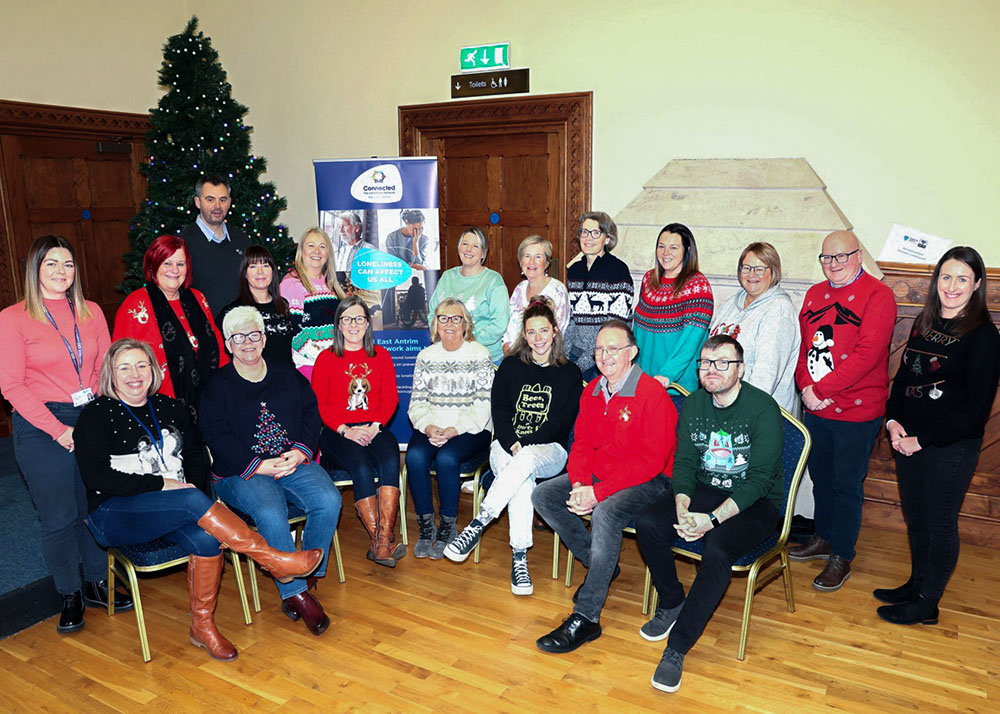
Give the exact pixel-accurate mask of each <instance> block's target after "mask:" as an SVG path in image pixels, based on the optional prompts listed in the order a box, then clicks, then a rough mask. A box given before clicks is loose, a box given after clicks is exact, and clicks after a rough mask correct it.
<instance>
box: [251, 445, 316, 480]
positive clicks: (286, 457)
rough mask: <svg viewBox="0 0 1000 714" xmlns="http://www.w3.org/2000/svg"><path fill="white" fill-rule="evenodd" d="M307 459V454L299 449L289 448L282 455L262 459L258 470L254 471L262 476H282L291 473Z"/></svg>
mask: <svg viewBox="0 0 1000 714" xmlns="http://www.w3.org/2000/svg"><path fill="white" fill-rule="evenodd" d="M306 460H307V458H306V455H305V454H303V453H302V452H301V451H299V450H298V449H289V450H288V451H286V452H284V453H283V454H282V455H281V456H275V457H274V458H272V459H264V460H263V461H261V462H260V466H258V467H257V470H256V471H254V475H256V474H261V475H262V476H273V477H274V478H282V477H284V476H288V475H289V474H291V473H292V472H293V471H295V469H297V468H298V467H299V465H300V464H302V463H303V462H305V461H306Z"/></svg>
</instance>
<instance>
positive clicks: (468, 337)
mask: <svg viewBox="0 0 1000 714" xmlns="http://www.w3.org/2000/svg"><path fill="white" fill-rule="evenodd" d="M454 305H457V306H458V307H459V308H461V310H462V317H464V318H465V332H464V334H463V335H462V338H463V339H464V340H465V341H466V342H473V341H474V340H475V339H476V338H475V337H474V336H473V334H472V328H473V327H474V325H473V324H472V315H470V314H469V311H468V310H467V309H466V308H465V303H464V302H462V301H461V300H459V299H458V298H453V297H446V298H445V299H444V300H442V301H441V302H439V303H438V306H437V307H436V308H434V317H432V318H431V324H430V328H429V329H430V333H431V343H434V342H438V341H439V340H440V339H441V338H440V337H439V336H438V331H437V328H438V313H440V312H441V309H442V308H445V307H452V306H454Z"/></svg>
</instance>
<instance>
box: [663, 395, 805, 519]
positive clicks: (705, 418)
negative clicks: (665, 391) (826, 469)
mask: <svg viewBox="0 0 1000 714" xmlns="http://www.w3.org/2000/svg"><path fill="white" fill-rule="evenodd" d="M782 441H783V432H782V425H781V412H780V410H779V409H778V404H777V403H776V402H775V401H774V399H772V398H771V396H770V395H769V394H767V392H763V391H761V390H760V389H757V388H756V387H754V386H753V385H751V384H748V383H746V382H742V387H741V388H740V393H739V396H737V397H736V401H735V402H733V403H732V404H730V405H729V406H728V407H725V408H722V409H720V408H719V407H716V406H715V405H714V404H713V403H712V395H711V394H709V393H708V392H706V391H705V390H704V389H699V390H697V391H696V392H693V393H692V394H691V396H689V397H688V398H687V399H685V400H684V407H683V409H681V416H680V422H679V423H678V425H677V455H676V456H675V457H674V475H673V489H674V493H675V494H678V493H683V494H685V495H687V496H690V495H691V494H693V493H694V487H695V483H696V482H697V483H700V484H701V485H702V486H707V487H708V488H711V489H714V490H716V491H719V492H721V493H724V494H727V495H728V496H729V497H730V498H732V499H733V501H734V502H735V503H736V505H737V506H738V507H739V509H740V511H741V512H742V511H745V510H746V509H747V508H749V507H750V506H751V505H753V504H754V503H755V502H757V501H759V500H760V499H761V498H766V499H768V500H770V501H771V503H773V504H774V507H775V508H776V509H778V510H779V511H780V510H781V502H782V501H783V500H784V497H785V485H784V472H783V470H782V466H781V447H782Z"/></svg>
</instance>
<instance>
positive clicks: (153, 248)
mask: <svg viewBox="0 0 1000 714" xmlns="http://www.w3.org/2000/svg"><path fill="white" fill-rule="evenodd" d="M178 250H181V251H184V260H185V262H187V275H185V276H184V284H183V286H182V287H185V288H189V287H191V279H192V276H193V274H194V270H193V268H192V265H191V254H190V253H188V248H187V243H185V242H184V239H183V238H181V237H180V236H177V235H174V236H160V237H159V238H157V239H156V240H154V241H153V242H152V243H150V244H149V247H148V248H146V255H144V256H143V257H142V277H143V278H144V279H145V281H146V283H147V284H148V283H155V282H156V272H157V271H158V270H159V269H160V266H161V265H163V261H165V260H166V259H167V258H169V257H170V256H172V255H173V254H174V253H176V252H177V251H178Z"/></svg>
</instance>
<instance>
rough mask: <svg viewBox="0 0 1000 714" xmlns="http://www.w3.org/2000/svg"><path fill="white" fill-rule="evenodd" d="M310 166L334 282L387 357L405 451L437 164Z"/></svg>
mask: <svg viewBox="0 0 1000 714" xmlns="http://www.w3.org/2000/svg"><path fill="white" fill-rule="evenodd" d="M313 167H314V169H315V172H316V204H317V206H318V207H319V224H320V226H321V227H322V228H323V230H324V231H326V232H327V234H328V235H329V236H330V239H331V241H332V243H333V260H334V265H335V266H336V269H337V278H338V279H339V280H340V282H341V285H343V286H344V288H345V289H346V290H347V291H348V292H349V293H351V294H354V295H357V296H358V297H360V298H361V299H362V300H364V301H365V303H366V304H367V305H368V309H369V310H370V312H371V314H372V329H373V330H374V331H375V342H376V344H379V345H381V346H382V347H385V348H386V349H387V350H388V351H389V353H390V354H391V355H392V361H393V364H394V365H395V368H396V384H397V387H398V390H399V409H398V411H397V412H396V416H395V418H394V419H393V421H392V423H391V425H390V428H391V429H392V432H393V434H395V436H396V438H397V439H398V440H399V442H400V443H401V444H405V443H406V442H408V441H409V439H410V433H411V429H410V422H409V419H407V416H406V412H407V408H408V407H409V405H410V392H411V390H412V386H413V367H414V365H415V364H416V360H417V353H418V352H420V350H421V349H423V348H424V347H426V346H427V345H429V344H430V334H429V333H428V330H427V328H428V324H427V301H428V298H429V297H430V295H431V293H433V292H434V287H435V286H436V285H437V278H438V274H439V272H440V269H441V250H440V232H439V228H438V227H439V223H438V178H437V159H436V158H425V157H398V158H383V159H324V160H316V161H314V162H313ZM359 381H361V380H359ZM352 384H353V381H352ZM362 384H363V381H362ZM352 398H353V399H357V398H358V395H352V394H345V395H344V399H345V401H346V400H349V399H352Z"/></svg>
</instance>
